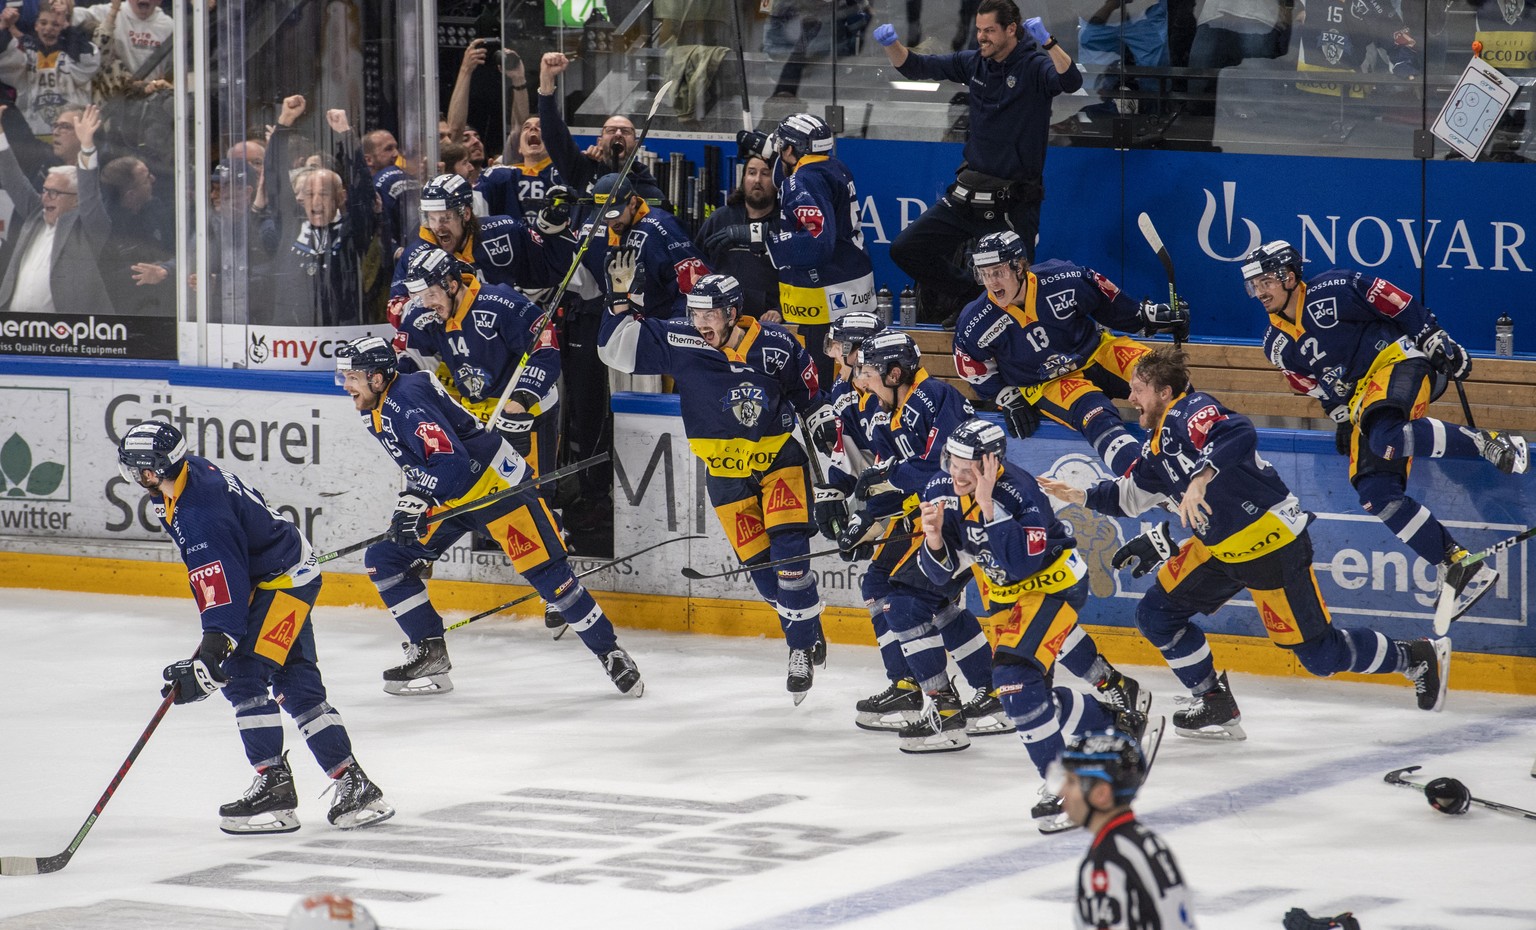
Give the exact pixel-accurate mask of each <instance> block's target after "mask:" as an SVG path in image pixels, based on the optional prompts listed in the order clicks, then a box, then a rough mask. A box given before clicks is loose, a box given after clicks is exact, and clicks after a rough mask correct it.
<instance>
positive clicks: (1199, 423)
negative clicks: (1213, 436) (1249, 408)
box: [1189, 404, 1226, 449]
mask: <svg viewBox="0 0 1536 930" xmlns="http://www.w3.org/2000/svg"><path fill="white" fill-rule="evenodd" d="M1225 419H1226V416H1225V415H1224V414H1223V413H1222V412H1221V411H1220V410H1217V409H1216V405H1215V404H1206V405H1205V406H1204V407H1201V408H1200V409H1199V410H1196V411H1195V412H1194V413H1193V414H1192V415H1191V416H1190V418H1189V439H1190V441H1191V442H1193V443H1194V444H1195V448H1196V449H1204V448H1205V440H1206V437H1207V436H1209V435H1210V433H1211V427H1213V426H1215V425H1216V424H1217V423H1220V422H1221V421H1222V420H1225Z"/></svg>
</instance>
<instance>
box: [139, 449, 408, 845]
mask: <svg viewBox="0 0 1536 930" xmlns="http://www.w3.org/2000/svg"><path fill="white" fill-rule="evenodd" d="M117 462H118V468H119V469H120V470H121V471H122V473H123V477H124V478H126V479H128V480H129V481H131V482H133V483H134V484H136V485H138V486H139V487H141V488H143V489H144V490H146V491H148V492H149V494H150V498H151V500H152V501H153V503H154V507H155V512H156V515H157V516H158V517H159V518H160V525H161V526H163V527H165V531H166V533H167V534H169V535H170V537H171V539H172V540H174V541H175V543H176V548H177V549H178V550H179V551H180V553H181V558H182V561H183V562H185V563H186V565H187V580H188V582H189V583H190V584H191V586H192V596H193V598H194V599H195V600H196V601H197V609H198V612H199V613H201V614H202V619H203V639H202V642H201V643H200V644H199V645H198V648H197V655H196V656H194V657H193V658H190V659H182V660H181V661H180V662H175V663H173V664H171V665H169V666H167V667H166V669H165V680H166V681H168V682H170V684H168V685H166V690H165V691H163V692H161V693H162V694H169V693H170V689H172V688H174V689H176V703H178V704H188V703H191V702H193V701H201V700H202V699H203V698H205V697H207V696H208V695H210V694H212V693H213V692H214V691H217V690H219V689H223V691H224V697H225V698H227V699H228V700H229V703H230V704H232V705H234V708H235V722H236V724H237V725H238V726H239V729H240V741H241V742H242V743H244V744H245V757H246V758H247V759H249V760H250V763H251V765H252V767H254V768H255V769H256V780H255V781H254V782H253V783H252V784H251V787H250V790H248V791H247V792H246V793H245V796H244V797H242V798H240V799H239V800H237V801H231V802H229V803H228V804H225V805H222V806H221V807H220V808H219V816H221V817H222V818H223V823H222V825H221V826H220V829H222V830H223V831H224V832H225V833H235V834H241V833H292V832H293V831H295V830H297V829H298V828H299V818H298V816H297V814H296V813H295V810H296V809H297V808H298V806H299V798H298V794H297V792H296V791H295V790H294V786H293V773H292V772H291V771H290V770H289V769H288V758H287V755H286V754H285V753H284V752H283V722H282V720H281V719H280V718H279V717H278V706H279V705H281V706H282V707H283V708H284V709H285V710H287V711H288V714H289V715H290V716H291V717H293V722H294V723H295V724H297V725H298V727H299V732H300V733H302V734H304V738H305V740H307V741H308V743H309V750H310V752H312V753H314V756H315V761H316V762H318V763H320V767H321V768H323V769H325V772H326V774H327V775H329V776H330V777H331V778H333V779H335V781H336V798H335V801H334V802H333V803H332V805H331V809H330V812H329V814H328V815H327V816H328V819H329V820H330V821H331V823H333V824H335V825H336V826H338V827H341V828H343V829H350V828H352V827H366V826H369V825H371V824H375V823H379V822H381V821H384V820H387V819H389V818H390V817H391V816H393V815H394V813H395V811H394V809H393V808H391V807H390V806H389V805H388V804H385V803H384V793H383V792H382V791H380V790H379V787H378V786H377V785H375V784H374V783H373V782H371V781H369V780H368V776H367V775H365V774H363V768H362V766H360V765H358V764H357V761H356V760H355V759H353V757H352V740H351V738H350V737H348V736H347V728H346V726H345V725H344V724H343V723H342V722H341V715H340V714H338V713H337V712H336V709H335V708H334V707H332V706H331V705H330V703H329V702H328V701H326V699H325V683H324V682H323V681H321V680H320V668H319V666H318V665H316V664H315V662H316V657H315V634H314V630H313V628H312V627H311V625H310V624H309V623H308V622H307V621H308V620H309V612H310V610H312V609H313V608H314V606H315V598H316V597H318V596H319V595H320V566H319V564H318V563H316V561H315V553H314V551H313V550H312V549H311V548H310V545H309V540H307V539H305V538H304V535H303V534H302V533H300V532H299V530H298V528H297V527H295V526H294V525H293V524H292V523H289V522H288V521H287V520H284V519H283V518H282V517H280V516H278V515H277V514H276V513H275V512H274V511H272V510H271V508H270V507H268V505H267V502H266V500H265V499H264V498H263V497H262V496H261V494H260V493H259V492H258V491H256V490H255V489H253V488H250V487H247V486H246V485H245V483H244V482H242V481H241V480H240V479H239V478H236V477H235V476H234V475H232V474H230V473H229V472H226V471H224V470H222V469H220V468H219V467H218V466H217V465H214V464H213V463H212V462H210V461H208V460H207V459H205V458H203V457H201V456H197V455H188V454H187V444H186V440H185V439H184V438H183V437H182V435H181V431H180V430H178V429H177V428H176V427H174V426H172V425H171V424H169V423H165V422H162V421H159V420H150V421H148V422H145V423H140V424H139V425H137V426H135V427H133V428H132V429H130V430H129V431H128V432H127V434H126V435H124V436H123V438H122V441H121V443H120V444H119V445H118V449H117ZM274 697H275V698H276V700H274Z"/></svg>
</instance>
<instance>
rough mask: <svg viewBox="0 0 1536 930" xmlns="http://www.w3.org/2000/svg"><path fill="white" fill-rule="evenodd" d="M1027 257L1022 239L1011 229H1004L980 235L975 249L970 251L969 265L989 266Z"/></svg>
mask: <svg viewBox="0 0 1536 930" xmlns="http://www.w3.org/2000/svg"><path fill="white" fill-rule="evenodd" d="M1028 257H1029V253H1028V251H1027V250H1026V249H1025V248H1024V240H1023V239H1020V238H1019V234H1018V233H1016V232H1014V231H1013V230H1011V229H1005V230H1003V231H1002V232H995V233H987V234H986V235H985V236H982V237H981V239H980V241H978V242H977V243H976V251H974V252H972V253H971V267H973V268H977V269H981V268H989V267H991V266H993V265H1001V264H1003V263H1004V262H1015V261H1024V260H1026V259H1028Z"/></svg>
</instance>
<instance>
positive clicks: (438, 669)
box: [384, 636, 453, 694]
mask: <svg viewBox="0 0 1536 930" xmlns="http://www.w3.org/2000/svg"><path fill="white" fill-rule="evenodd" d="M400 648H401V649H404V650H405V664H403V665H397V666H395V667H394V668H387V669H385V670H384V691H385V693H386V694H446V693H448V692H449V691H452V690H453V680H452V679H450V678H449V677H448V670H449V669H451V668H453V663H452V662H450V661H448V647H447V645H446V644H444V643H443V638H442V637H441V636H430V637H428V638H426V639H424V640H422V641H421V642H419V643H401V644H400Z"/></svg>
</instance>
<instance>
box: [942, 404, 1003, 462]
mask: <svg viewBox="0 0 1536 930" xmlns="http://www.w3.org/2000/svg"><path fill="white" fill-rule="evenodd" d="M1007 449H1008V436H1007V434H1006V433H1004V432H1003V428H1002V427H1001V426H998V425H997V424H996V423H992V422H989V421H987V420H983V419H981V418H980V417H972V418H971V419H969V420H966V421H965V422H964V423H961V424H960V425H959V426H957V427H955V429H954V432H952V433H950V434H949V438H948V439H946V440H944V453H943V454H942V455H940V456H939V467H940V468H942V469H944V470H945V471H949V463H950V462H951V461H952V460H954V459H963V460H965V461H967V462H979V461H981V457H982V456H983V455H995V456H997V457H998V459H999V460H1001V459H1002V458H1003V456H1004V453H1005V452H1006V451H1007Z"/></svg>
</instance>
